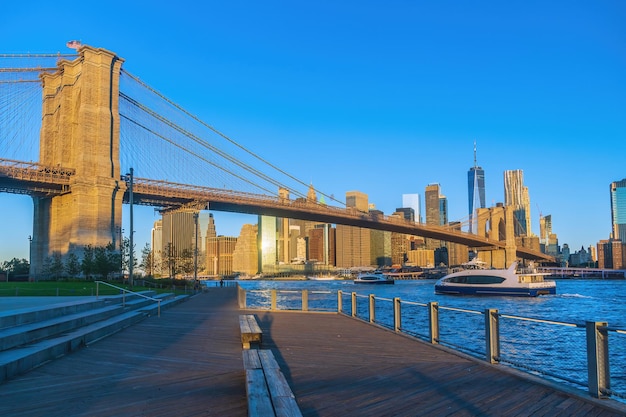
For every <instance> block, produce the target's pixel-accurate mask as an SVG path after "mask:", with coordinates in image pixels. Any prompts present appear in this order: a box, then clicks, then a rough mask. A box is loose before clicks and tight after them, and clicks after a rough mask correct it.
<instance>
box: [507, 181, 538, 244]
mask: <svg viewBox="0 0 626 417" xmlns="http://www.w3.org/2000/svg"><path fill="white" fill-rule="evenodd" d="M504 205H505V206H511V207H513V218H514V222H515V227H514V233H515V236H532V228H531V223H530V197H529V195H528V187H526V186H525V185H524V171H522V170H521V169H516V170H510V171H504Z"/></svg>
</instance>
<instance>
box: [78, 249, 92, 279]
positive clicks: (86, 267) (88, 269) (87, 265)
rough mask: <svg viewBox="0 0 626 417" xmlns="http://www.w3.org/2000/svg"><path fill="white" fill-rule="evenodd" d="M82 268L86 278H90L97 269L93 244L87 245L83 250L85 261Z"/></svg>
mask: <svg viewBox="0 0 626 417" xmlns="http://www.w3.org/2000/svg"><path fill="white" fill-rule="evenodd" d="M81 269H82V271H83V274H85V277H86V278H89V277H90V276H91V274H93V273H94V270H95V259H94V248H93V247H92V246H91V245H87V246H85V249H84V250H83V261H82V262H81Z"/></svg>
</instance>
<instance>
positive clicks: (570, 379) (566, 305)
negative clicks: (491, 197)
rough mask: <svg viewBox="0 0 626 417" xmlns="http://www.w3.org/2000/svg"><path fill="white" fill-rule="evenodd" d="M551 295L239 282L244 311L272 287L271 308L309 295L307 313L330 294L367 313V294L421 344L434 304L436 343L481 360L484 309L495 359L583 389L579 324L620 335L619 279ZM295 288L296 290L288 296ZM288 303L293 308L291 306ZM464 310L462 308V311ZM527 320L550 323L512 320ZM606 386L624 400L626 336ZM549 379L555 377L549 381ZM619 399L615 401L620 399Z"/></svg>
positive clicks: (624, 294) (623, 302) (625, 295)
mask: <svg viewBox="0 0 626 417" xmlns="http://www.w3.org/2000/svg"><path fill="white" fill-rule="evenodd" d="M556 281H557V294H556V295H548V296H539V297H494V296H451V295H437V294H435V291H434V285H435V280H398V281H396V282H395V285H359V284H354V283H352V281H348V280H346V281H341V280H339V281H278V280H249V281H248V280H241V281H238V282H239V284H240V285H241V286H242V288H244V289H246V290H247V291H254V292H251V293H250V294H249V295H248V297H247V302H248V305H249V306H250V307H255V306H262V308H268V307H269V294H268V293H267V292H256V291H262V290H270V289H276V290H278V304H279V308H294V309H299V308H300V307H299V304H298V302H299V297H300V295H299V291H300V290H303V289H306V290H308V291H309V308H310V309H312V310H315V309H322V310H332V309H336V308H337V296H336V293H337V291H338V290H341V291H342V292H343V294H344V296H343V297H342V307H343V311H344V312H346V313H348V314H350V313H351V296H350V294H351V293H353V292H355V293H357V294H358V296H357V314H358V316H359V317H361V318H363V319H366V320H367V318H368V314H369V306H368V299H367V296H368V295H369V294H374V295H375V297H376V307H375V309H376V322H377V323H378V324H381V325H383V326H386V327H392V326H393V303H392V302H391V300H392V299H393V298H394V297H398V298H400V299H401V300H402V329H403V331H406V332H407V333H410V334H413V335H415V336H417V337H420V338H422V339H427V338H428V335H429V330H428V309H427V308H425V306H424V304H427V303H429V302H437V303H439V327H440V333H441V335H440V340H441V342H440V343H441V344H442V345H447V346H449V347H452V348H455V349H457V350H461V351H464V352H466V353H469V354H471V355H473V356H477V357H483V358H484V357H485V336H484V334H485V333H484V328H485V324H484V323H485V318H484V314H482V313H484V311H485V309H497V310H498V313H499V314H500V319H499V322H500V344H501V361H502V362H503V363H506V364H508V365H511V366H513V367H517V368H520V369H524V370H526V371H528V372H531V373H534V374H538V375H541V376H544V377H547V378H553V379H557V380H563V381H565V382H566V383H571V384H573V385H578V387H579V388H580V387H583V388H584V387H585V386H586V385H587V371H586V369H587V358H586V338H585V337H586V336H585V328H584V323H585V322H586V321H600V322H607V323H608V325H609V327H610V328H611V329H615V328H617V329H622V330H626V281H625V280H575V279H557V280H556ZM290 291H298V293H296V292H294V293H290ZM294 304H295V305H294ZM466 310H467V311H466ZM519 317H522V318H531V319H539V320H546V321H550V322H557V323H543V322H536V321H528V320H522V319H518V318H519ZM609 358H610V359H609V365H610V371H611V389H612V390H613V391H614V392H615V393H617V395H618V396H623V395H626V334H623V333H618V332H613V331H612V332H610V333H609ZM555 377H556V378H555ZM622 401H623V398H622Z"/></svg>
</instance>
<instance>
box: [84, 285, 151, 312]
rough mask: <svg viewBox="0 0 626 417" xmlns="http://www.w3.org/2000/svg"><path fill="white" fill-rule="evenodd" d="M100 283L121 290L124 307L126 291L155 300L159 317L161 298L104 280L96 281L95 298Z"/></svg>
mask: <svg viewBox="0 0 626 417" xmlns="http://www.w3.org/2000/svg"><path fill="white" fill-rule="evenodd" d="M100 284H104V285H108V286H109V287H113V288H116V289H118V290H122V306H124V307H125V306H126V293H127V292H128V293H130V294H134V295H138V296H139V297H143V298H146V299H148V300H152V301H156V302H157V317H161V299H159V298H153V297H148V296H147V295H145V294H142V293H139V292H135V291H131V290H127V289H126V288H123V287H118V286H117V285H113V284H109V283H108V282H105V281H96V299H98V293H99V290H100Z"/></svg>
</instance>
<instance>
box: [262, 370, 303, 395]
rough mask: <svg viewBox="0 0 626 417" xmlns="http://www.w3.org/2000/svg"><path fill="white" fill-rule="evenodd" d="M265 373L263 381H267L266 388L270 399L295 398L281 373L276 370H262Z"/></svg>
mask: <svg viewBox="0 0 626 417" xmlns="http://www.w3.org/2000/svg"><path fill="white" fill-rule="evenodd" d="M263 372H264V373H265V380H266V381H267V387H268V388H269V390H270V395H271V396H272V398H276V397H291V398H295V396H294V395H293V392H291V388H289V384H288V383H287V380H286V379H285V377H284V376H283V373H282V372H281V371H280V369H278V368H270V369H265V368H263Z"/></svg>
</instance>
